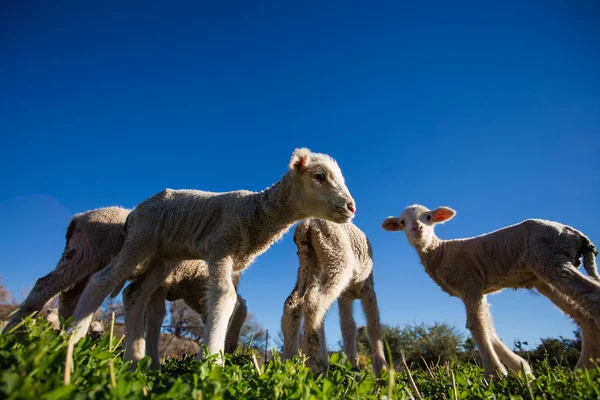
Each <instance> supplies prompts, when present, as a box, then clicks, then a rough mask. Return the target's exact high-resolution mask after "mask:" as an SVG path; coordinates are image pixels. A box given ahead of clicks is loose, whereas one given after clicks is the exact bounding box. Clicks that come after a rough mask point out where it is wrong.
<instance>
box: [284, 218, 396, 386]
mask: <svg viewBox="0 0 600 400" xmlns="http://www.w3.org/2000/svg"><path fill="white" fill-rule="evenodd" d="M294 242H295V243H296V246H297V247H298V260H299V262H300V266H299V268H298V278H297V281H296V286H295V287H294V290H293V291H292V293H291V294H290V295H289V296H288V298H287V299H286V301H285V305H284V310H283V317H282V319H281V329H282V331H283V336H284V345H283V356H284V358H285V359H287V358H291V357H293V356H294V355H295V354H296V353H297V352H298V347H299V343H298V342H299V340H298V334H299V329H300V321H301V319H302V317H303V316H304V336H303V340H302V348H303V351H304V353H305V354H306V355H307V356H308V360H307V365H308V366H309V367H310V368H311V369H312V370H313V371H314V372H315V373H319V372H323V371H324V370H325V369H326V368H327V365H328V360H327V348H326V346H325V332H324V319H325V314H326V313H327V310H328V309H329V307H331V304H332V303H333V302H334V301H335V300H336V299H338V305H339V312H340V325H341V330H342V338H343V342H344V351H345V353H346V355H347V356H348V358H349V359H350V361H351V362H352V364H353V365H354V366H357V365H358V362H357V357H356V323H355V322H354V318H353V316H352V302H353V301H354V300H355V299H360V300H361V303H362V306H363V310H364V312H365V316H366V318H367V329H368V332H369V340H370V342H371V348H372V353H373V360H372V364H373V370H374V371H375V373H376V374H377V375H379V374H380V373H381V370H382V368H384V367H387V363H386V361H385V355H384V351H383V341H382V339H381V323H380V321H379V309H378V307H377V296H376V294H375V287H374V281H373V250H372V247H371V243H370V242H369V240H368V239H367V237H366V235H365V234H364V233H363V232H362V231H361V230H360V229H358V227H356V225H354V224H353V223H351V222H349V223H346V224H336V223H332V222H329V221H325V220H320V219H314V218H310V219H306V220H304V221H302V222H300V224H298V226H297V227H296V229H295V231H294Z"/></svg>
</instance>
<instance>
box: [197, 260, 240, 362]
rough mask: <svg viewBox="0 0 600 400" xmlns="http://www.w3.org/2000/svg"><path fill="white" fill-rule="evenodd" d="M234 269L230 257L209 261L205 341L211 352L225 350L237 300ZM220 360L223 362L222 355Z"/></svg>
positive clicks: (216, 352)
mask: <svg viewBox="0 0 600 400" xmlns="http://www.w3.org/2000/svg"><path fill="white" fill-rule="evenodd" d="M232 269H233V263H232V260H231V259H230V258H229V257H226V258H221V259H217V260H211V261H209V263H208V273H209V293H208V307H207V311H208V312H207V316H206V333H205V339H206V340H205V341H204V343H206V346H207V348H208V352H209V354H222V353H223V352H224V350H225V336H226V334H227V328H228V325H229V320H230V318H231V316H232V314H233V311H234V309H235V303H236V300H237V294H236V292H235V286H234V285H233V281H232V277H231V272H232ZM201 353H202V352H200V353H198V357H199V358H200V357H202V354H201ZM218 362H219V364H222V363H223V359H222V357H221V356H219V361H218Z"/></svg>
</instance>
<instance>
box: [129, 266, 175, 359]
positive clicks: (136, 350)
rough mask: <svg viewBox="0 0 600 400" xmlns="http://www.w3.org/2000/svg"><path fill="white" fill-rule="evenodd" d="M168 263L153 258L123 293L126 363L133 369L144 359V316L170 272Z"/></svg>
mask: <svg viewBox="0 0 600 400" xmlns="http://www.w3.org/2000/svg"><path fill="white" fill-rule="evenodd" d="M169 265H170V264H168V263H165V262H164V261H163V260H162V259H160V258H158V257H153V258H151V259H150V260H149V262H148V264H147V265H146V272H145V273H144V275H143V276H141V277H140V278H139V279H137V280H136V281H135V282H133V283H131V284H130V285H129V286H127V288H125V290H124V291H123V305H124V308H125V354H124V356H123V360H124V361H132V363H131V369H135V368H136V366H137V363H138V362H139V361H140V360H141V359H142V358H144V356H145V352H146V343H145V339H144V332H145V326H144V325H145V324H144V314H145V311H146V305H147V304H148V300H149V298H150V296H152V293H153V292H154V291H155V290H156V289H157V288H158V287H159V286H160V284H161V283H162V282H163V280H164V279H165V277H166V276H167V273H168V271H169Z"/></svg>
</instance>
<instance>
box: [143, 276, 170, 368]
mask: <svg viewBox="0 0 600 400" xmlns="http://www.w3.org/2000/svg"><path fill="white" fill-rule="evenodd" d="M166 297H167V288H166V287H164V286H162V285H161V286H160V287H159V288H158V289H156V290H155V291H154V293H152V296H150V300H148V304H147V305H146V314H145V317H146V320H145V325H146V355H147V356H149V357H150V359H151V360H152V361H151V363H150V369H153V370H160V351H159V346H160V330H161V327H162V323H163V320H164V319H165V315H166V314H167V307H166V306H165V302H166V300H167V299H166Z"/></svg>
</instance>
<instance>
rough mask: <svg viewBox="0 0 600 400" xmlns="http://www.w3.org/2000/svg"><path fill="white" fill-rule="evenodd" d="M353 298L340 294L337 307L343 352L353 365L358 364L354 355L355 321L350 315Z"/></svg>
mask: <svg viewBox="0 0 600 400" xmlns="http://www.w3.org/2000/svg"><path fill="white" fill-rule="evenodd" d="M353 301H354V299H352V298H350V297H348V296H344V295H342V296H340V298H339V299H338V308H339V312H340V328H341V330H342V341H343V342H344V353H346V357H348V359H349V360H350V363H351V364H352V366H353V367H357V366H358V357H357V356H356V322H354V316H353V315H352V302H353Z"/></svg>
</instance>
